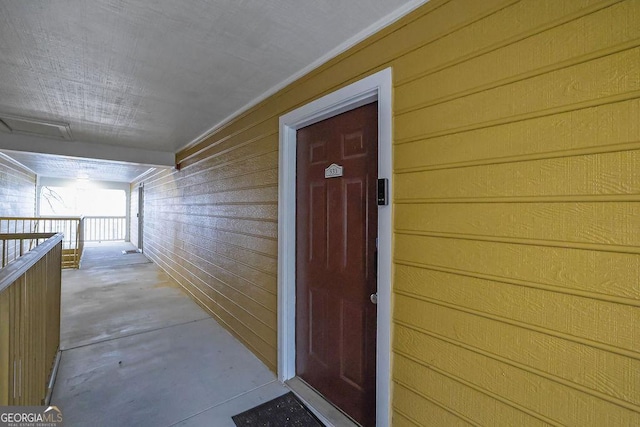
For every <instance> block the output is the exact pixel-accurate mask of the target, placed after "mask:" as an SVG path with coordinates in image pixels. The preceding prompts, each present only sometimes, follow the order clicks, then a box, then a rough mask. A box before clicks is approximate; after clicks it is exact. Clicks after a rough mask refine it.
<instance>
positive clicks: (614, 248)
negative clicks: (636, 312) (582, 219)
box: [394, 229, 640, 255]
mask: <svg viewBox="0 0 640 427" xmlns="http://www.w3.org/2000/svg"><path fill="white" fill-rule="evenodd" d="M394 233H395V234H399V235H403V236H423V237H440V238H443V239H457V240H473V241H480V242H493V243H509V244H514V245H525V246H538V247H551V248H564V249H577V250H585V251H598V252H611V253H623V254H632V255H638V254H640V247H638V246H630V245H629V246H626V245H608V244H604V243H583V242H569V241H562V240H543V239H529V238H521V237H505V236H485V235H480V234H468V233H448V232H436V231H420V230H406V229H396V230H394Z"/></svg>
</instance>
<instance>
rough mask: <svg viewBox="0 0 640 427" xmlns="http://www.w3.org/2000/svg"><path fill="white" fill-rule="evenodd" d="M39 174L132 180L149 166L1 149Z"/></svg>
mask: <svg viewBox="0 0 640 427" xmlns="http://www.w3.org/2000/svg"><path fill="white" fill-rule="evenodd" d="M0 153H3V154H4V155H6V156H8V157H10V158H12V159H13V160H16V161H17V162H18V163H20V164H22V165H24V166H26V167H28V168H29V169H31V170H32V171H34V172H36V173H37V174H38V175H40V176H46V177H54V178H69V179H88V180H90V181H116V182H133V180H134V179H135V178H136V177H138V176H140V175H142V174H143V173H145V172H147V171H148V170H149V169H150V168H149V166H144V165H136V164H133V163H119V162H110V161H105V160H92V159H80V158H75V157H64V156H56V155H50V154H34V153H23V152H15V151H13V152H12V151H4V150H2V151H0Z"/></svg>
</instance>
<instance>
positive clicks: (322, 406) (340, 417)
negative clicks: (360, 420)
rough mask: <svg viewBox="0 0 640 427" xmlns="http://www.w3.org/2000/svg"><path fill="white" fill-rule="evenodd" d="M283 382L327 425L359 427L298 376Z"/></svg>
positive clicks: (332, 426)
mask: <svg viewBox="0 0 640 427" xmlns="http://www.w3.org/2000/svg"><path fill="white" fill-rule="evenodd" d="M285 384H286V385H287V387H289V388H290V389H291V391H293V392H294V393H295V395H296V396H298V398H299V399H300V400H302V401H303V402H304V404H305V405H307V407H308V408H309V410H310V411H311V412H313V413H314V415H315V416H316V417H318V419H320V421H322V422H323V423H324V424H325V425H326V426H327V427H359V424H356V423H355V422H354V421H353V420H352V419H351V418H349V417H348V416H347V415H345V413H344V412H342V411H341V410H340V409H338V408H336V407H335V406H333V404H331V402H329V401H328V400H327V399H325V398H324V396H322V395H321V394H320V393H318V392H317V391H316V390H314V389H313V388H312V387H310V386H309V385H308V384H307V383H306V382H304V381H303V380H301V379H300V378H298V377H293V378H291V379H290V380H288V381H285Z"/></svg>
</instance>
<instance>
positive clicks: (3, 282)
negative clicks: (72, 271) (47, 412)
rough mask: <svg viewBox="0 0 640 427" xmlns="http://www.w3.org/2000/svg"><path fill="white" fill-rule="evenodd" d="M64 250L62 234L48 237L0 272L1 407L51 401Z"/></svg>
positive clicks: (58, 328)
mask: <svg viewBox="0 0 640 427" xmlns="http://www.w3.org/2000/svg"><path fill="white" fill-rule="evenodd" d="M40 236H41V235H40V234H38V235H34V236H32V239H33V240H34V241H38V240H40V239H41V238H42V237H40ZM62 246H63V235H62V234H53V233H49V238H48V239H47V240H45V241H44V242H43V243H41V244H39V245H37V246H36V247H35V248H33V249H32V250H31V251H29V252H26V253H24V254H23V255H22V256H20V257H19V258H17V259H16V260H14V261H12V262H11V263H9V264H8V265H7V266H6V267H4V268H2V269H0V406H6V405H20V406H25V405H29V406H30V405H43V404H45V402H48V398H49V393H50V390H51V387H50V386H51V384H50V383H51V378H52V375H53V373H54V367H55V366H56V361H57V360H58V348H59V346H60V285H61V277H62V274H61V272H62V269H61V264H62V250H63V248H62Z"/></svg>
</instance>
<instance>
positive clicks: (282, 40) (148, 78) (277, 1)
mask: <svg viewBox="0 0 640 427" xmlns="http://www.w3.org/2000/svg"><path fill="white" fill-rule="evenodd" d="M410 3H416V1H415V0H412V1H410V0H343V1H338V0H269V1H265V0H208V1H205V0H180V1H176V0H47V1H19V0H10V1H2V2H0V40H1V42H0V75H1V76H2V78H0V113H6V114H13V115H19V116H27V117H34V118H38V119H50V120H56V121H59V122H65V123H69V124H70V125H71V132H72V134H73V137H74V139H75V140H77V141H84V142H87V143H97V144H108V145H122V146H127V147H135V148H141V149H147V150H161V151H173V152H175V151H176V150H177V149H178V148H181V147H183V146H185V145H186V144H188V143H189V142H191V141H192V140H194V139H195V138H197V137H198V136H200V135H201V134H203V133H204V132H206V131H207V130H208V129H210V128H211V127H212V126H214V125H216V124H217V123H219V122H220V121H221V120H223V119H224V118H226V117H228V116H229V115H230V114H232V113H233V112H235V111H237V110H238V109H239V108H241V107H242V106H244V105H246V104H247V103H250V102H251V101H252V100H253V99H255V98H257V97H259V96H260V95H261V94H263V93H264V92H266V91H268V90H269V89H270V88H272V87H273V86H275V85H277V84H278V83H280V82H282V81H284V80H286V79H287V78H288V77H290V76H291V75H293V74H295V73H296V72H298V71H300V70H301V69H303V68H305V67H306V66H308V65H309V64H311V63H313V62H314V61H316V60H317V59H318V58H320V57H322V56H323V55H325V54H327V53H328V52H330V51H331V50H332V49H334V48H336V47H337V46H338V45H340V44H341V43H343V42H345V40H347V39H349V38H351V37H353V36H355V35H356V34H358V33H359V32H361V31H362V30H364V29H365V28H367V27H368V26H370V25H371V24H373V23H375V22H376V21H378V20H380V19H381V18H383V17H385V16H386V15H388V14H390V13H392V12H393V11H394V10H397V9H398V8H400V7H403V6H405V7H406V6H407V4H410ZM0 136H1V135H0ZM5 137H6V135H5ZM0 148H1V147H0ZM5 148H7V147H6V146H5Z"/></svg>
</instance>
